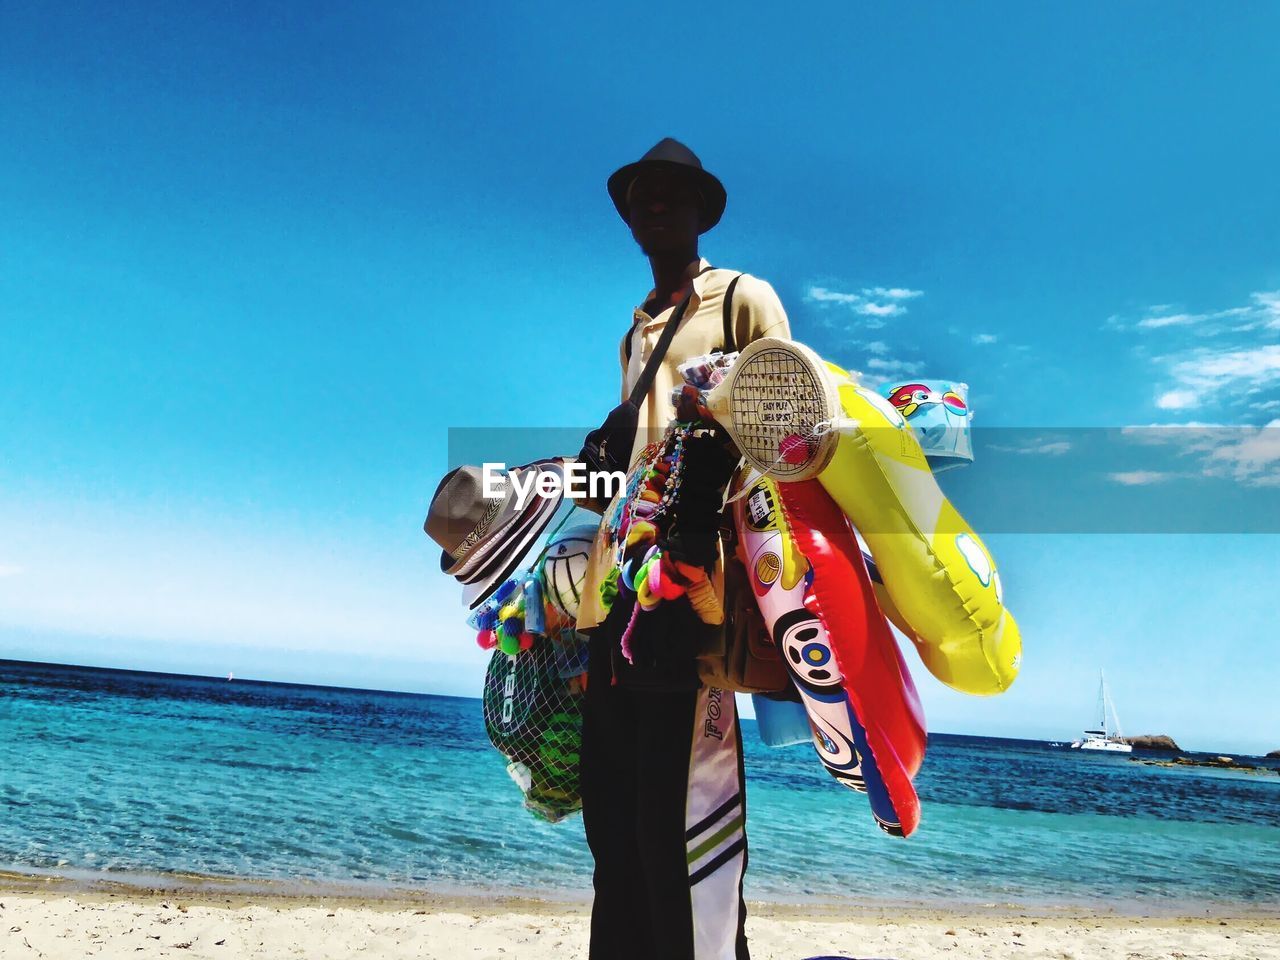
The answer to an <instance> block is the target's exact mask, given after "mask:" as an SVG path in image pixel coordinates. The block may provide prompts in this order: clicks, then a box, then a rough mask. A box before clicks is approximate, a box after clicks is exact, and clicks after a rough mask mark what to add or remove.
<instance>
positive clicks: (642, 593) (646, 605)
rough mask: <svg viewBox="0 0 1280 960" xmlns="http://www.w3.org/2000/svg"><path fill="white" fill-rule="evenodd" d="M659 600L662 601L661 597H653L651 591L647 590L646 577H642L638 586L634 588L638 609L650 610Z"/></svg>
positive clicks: (647, 582) (647, 581)
mask: <svg viewBox="0 0 1280 960" xmlns="http://www.w3.org/2000/svg"><path fill="white" fill-rule="evenodd" d="M661 602H662V598H661V597H655V596H654V595H653V594H652V593H650V592H649V580H648V578H644V579H642V580H641V581H640V583H639V588H638V589H637V590H636V603H638V604H639V605H640V609H641V610H652V609H653V608H654V607H656V606H657V605H658V604H659V603H661Z"/></svg>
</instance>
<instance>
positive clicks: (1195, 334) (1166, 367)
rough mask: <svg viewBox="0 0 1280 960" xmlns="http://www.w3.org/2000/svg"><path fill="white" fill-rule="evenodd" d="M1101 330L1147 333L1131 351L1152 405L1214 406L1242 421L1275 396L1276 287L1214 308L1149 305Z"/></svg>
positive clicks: (1279, 321)
mask: <svg viewBox="0 0 1280 960" xmlns="http://www.w3.org/2000/svg"><path fill="white" fill-rule="evenodd" d="M1104 327H1107V328H1111V329H1117V330H1127V331H1130V332H1143V333H1145V334H1146V335H1147V336H1146V337H1144V339H1143V342H1142V343H1140V344H1138V345H1137V346H1136V347H1135V353H1136V355H1137V357H1139V358H1140V359H1142V360H1143V361H1145V362H1147V363H1149V364H1151V366H1152V367H1153V368H1154V370H1153V374H1154V376H1153V379H1154V380H1155V384H1156V389H1155V391H1154V403H1155V406H1156V408H1157V409H1159V410H1190V409H1193V408H1197V407H1218V408H1223V409H1227V410H1233V411H1235V412H1237V413H1238V414H1239V415H1241V416H1242V418H1243V417H1247V416H1248V415H1249V413H1255V414H1256V413H1257V412H1258V411H1261V410H1267V409H1272V408H1269V407H1266V406H1264V404H1266V403H1268V402H1270V401H1272V400H1276V399H1280V342H1276V341H1277V340H1278V339H1280V338H1278V337H1277V336H1276V333H1275V331H1280V290H1257V291H1254V292H1253V293H1251V294H1249V297H1248V301H1247V302H1246V303H1244V304H1241V305H1237V306H1231V307H1226V308H1224V309H1220V310H1206V311H1198V312H1197V311H1191V310H1186V309H1182V308H1176V307H1174V306H1173V305H1171V304H1167V303H1162V304H1156V305H1153V306H1151V307H1148V308H1147V310H1146V311H1145V313H1144V315H1143V316H1142V317H1141V318H1140V319H1138V320H1137V321H1136V322H1131V321H1126V320H1124V319H1123V318H1121V317H1118V316H1116V315H1113V316H1111V317H1108V318H1107V320H1106V322H1105V323H1104ZM1152 344H1155V345H1158V346H1159V347H1162V348H1163V349H1159V348H1156V349H1153V348H1152Z"/></svg>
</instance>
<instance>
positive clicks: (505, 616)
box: [498, 603, 520, 623]
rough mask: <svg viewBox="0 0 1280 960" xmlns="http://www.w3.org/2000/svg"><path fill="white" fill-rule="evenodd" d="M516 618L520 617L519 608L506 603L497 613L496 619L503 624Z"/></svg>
mask: <svg viewBox="0 0 1280 960" xmlns="http://www.w3.org/2000/svg"><path fill="white" fill-rule="evenodd" d="M518 616H520V608H519V606H517V605H516V604H514V603H508V604H506V605H505V606H504V607H503V608H502V609H501V610H499V611H498V619H499V620H501V621H502V622H503V623H506V622H507V621H508V620H514V619H515V618H516V617H518Z"/></svg>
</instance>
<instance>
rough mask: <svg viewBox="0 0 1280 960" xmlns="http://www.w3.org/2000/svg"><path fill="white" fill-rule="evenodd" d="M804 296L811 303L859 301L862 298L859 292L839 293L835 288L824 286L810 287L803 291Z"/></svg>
mask: <svg viewBox="0 0 1280 960" xmlns="http://www.w3.org/2000/svg"><path fill="white" fill-rule="evenodd" d="M804 298H805V299H806V300H809V301H811V302H813V303H845V304H849V303H861V302H862V300H863V299H864V298H863V296H862V294H860V293H840V292H839V291H837V290H828V289H827V288H826V287H810V288H809V289H808V290H806V291H805V294H804Z"/></svg>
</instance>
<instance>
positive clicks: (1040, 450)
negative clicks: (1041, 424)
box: [989, 437, 1071, 457]
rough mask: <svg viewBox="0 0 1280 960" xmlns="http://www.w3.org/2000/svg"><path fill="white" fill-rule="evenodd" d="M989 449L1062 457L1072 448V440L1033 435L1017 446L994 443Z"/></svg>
mask: <svg viewBox="0 0 1280 960" xmlns="http://www.w3.org/2000/svg"><path fill="white" fill-rule="evenodd" d="M989 449H991V450H999V451H1000V452H1001V453H1021V454H1031V455H1039V456H1045V457H1060V456H1062V455H1063V454H1064V453H1067V452H1069V451H1070V450H1071V441H1070V440H1063V439H1061V438H1059V437H1033V438H1031V439H1030V440H1028V441H1027V442H1026V443H1022V444H1018V445H1017V446H1013V445H1009V446H1002V445H1000V444H994V443H993V444H991V446H990V447H989Z"/></svg>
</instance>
